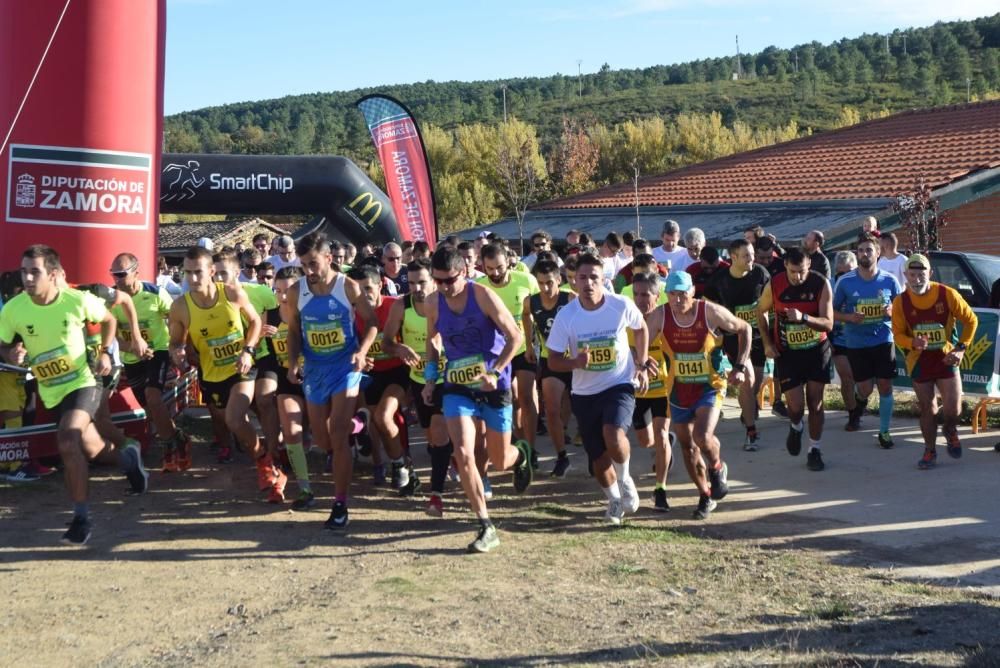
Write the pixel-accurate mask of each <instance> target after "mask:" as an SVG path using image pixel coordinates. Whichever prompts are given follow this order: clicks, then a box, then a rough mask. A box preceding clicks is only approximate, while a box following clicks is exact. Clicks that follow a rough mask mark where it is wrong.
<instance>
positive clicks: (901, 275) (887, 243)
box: [878, 232, 906, 287]
mask: <svg viewBox="0 0 1000 668" xmlns="http://www.w3.org/2000/svg"><path fill="white" fill-rule="evenodd" d="M878 245H879V246H881V247H882V256H881V257H880V258H879V259H878V268H879V269H882V270H883V271H887V272H889V273H890V274H892V275H893V276H895V277H896V280H897V281H899V284H900V285H901V286H904V287H905V286H906V256H905V255H903V254H901V253H899V252H898V248H899V239H898V238H897V237H896V233H895V232H886V233H885V234H883V235H882V236H880V237H879V239H878Z"/></svg>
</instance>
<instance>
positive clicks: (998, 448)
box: [993, 443, 1000, 452]
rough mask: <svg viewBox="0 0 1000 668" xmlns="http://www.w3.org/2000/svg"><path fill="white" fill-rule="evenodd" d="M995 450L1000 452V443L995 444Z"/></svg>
mask: <svg viewBox="0 0 1000 668" xmlns="http://www.w3.org/2000/svg"><path fill="white" fill-rule="evenodd" d="M993 452H1000V443H997V444H996V445H994V446H993Z"/></svg>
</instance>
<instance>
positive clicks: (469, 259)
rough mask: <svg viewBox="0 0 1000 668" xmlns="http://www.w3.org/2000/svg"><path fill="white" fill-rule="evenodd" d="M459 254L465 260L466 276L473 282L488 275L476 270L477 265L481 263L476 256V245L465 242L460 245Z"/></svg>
mask: <svg viewBox="0 0 1000 668" xmlns="http://www.w3.org/2000/svg"><path fill="white" fill-rule="evenodd" d="M457 250H458V254H459V255H461V256H462V259H463V260H465V275H466V276H467V277H468V278H470V279H471V280H473V281H474V280H476V279H477V278H482V277H483V276H485V275H486V274H484V273H483V272H481V271H479V270H478V269H476V265H477V264H478V262H479V257H478V256H477V255H476V246H475V244H473V243H471V242H469V241H463V242H461V243H460V244H458V249H457Z"/></svg>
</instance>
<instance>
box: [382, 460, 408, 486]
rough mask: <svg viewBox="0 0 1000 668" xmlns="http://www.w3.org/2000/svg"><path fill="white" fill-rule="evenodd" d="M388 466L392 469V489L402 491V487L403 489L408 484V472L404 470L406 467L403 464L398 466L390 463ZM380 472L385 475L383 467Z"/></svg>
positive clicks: (406, 469)
mask: <svg viewBox="0 0 1000 668" xmlns="http://www.w3.org/2000/svg"><path fill="white" fill-rule="evenodd" d="M390 466H391V467H392V472H391V473H390V476H391V479H392V488H393V489H402V488H403V487H405V486H406V485H408V484H409V483H410V470H409V469H408V468H406V465H405V464H404V463H403V462H400V463H398V464H397V463H395V462H392V463H391V464H390ZM382 471H383V476H384V475H385V467H384V466H383V467H382ZM382 482H385V480H383V481H382Z"/></svg>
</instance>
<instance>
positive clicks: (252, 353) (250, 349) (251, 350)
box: [243, 346, 257, 357]
mask: <svg viewBox="0 0 1000 668" xmlns="http://www.w3.org/2000/svg"><path fill="white" fill-rule="evenodd" d="M243 352H245V353H250V357H256V356H257V348H255V347H254V346H243Z"/></svg>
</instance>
